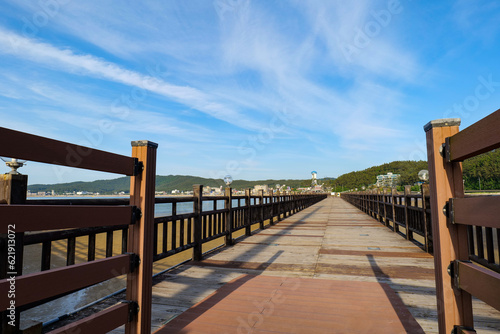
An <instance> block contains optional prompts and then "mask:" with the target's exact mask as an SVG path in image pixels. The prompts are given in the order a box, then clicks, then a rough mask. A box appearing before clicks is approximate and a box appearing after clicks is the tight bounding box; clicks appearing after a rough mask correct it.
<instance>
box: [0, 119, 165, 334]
mask: <svg viewBox="0 0 500 334" xmlns="http://www.w3.org/2000/svg"><path fill="white" fill-rule="evenodd" d="M0 142H2V143H3V145H1V146H0V155H1V156H8V157H15V158H19V159H27V160H30V161H37V162H43V163H49V164H55V165H62V166H69V167H75V168H84V169H90V170H96V171H103V172H110V173H116V174H122V175H129V176H131V188H130V193H131V197H130V203H127V204H126V205H119V206H116V205H113V206H111V205H101V206H77V205H74V206H68V205H45V206H41V205H29V204H15V203H12V201H10V203H9V200H6V201H5V202H7V203H6V205H0V217H2V220H1V222H0V228H1V231H0V232H1V233H2V234H3V238H2V239H3V240H2V241H3V242H2V247H3V248H4V249H2V267H3V268H7V270H6V272H3V273H2V274H3V275H5V277H3V278H4V279H2V280H0V295H1V296H2V298H0V310H1V311H3V313H2V327H3V328H2V330H3V332H4V333H8V332H18V331H19V322H20V317H19V311H20V310H21V309H26V308H30V307H33V306H36V305H39V304H41V303H44V302H46V301H50V300H53V299H55V298H58V297H60V296H64V295H66V294H68V293H71V292H74V291H78V290H80V289H83V288H86V287H88V286H91V285H94V284H97V283H99V282H103V281H106V280H109V279H111V278H113V277H116V276H121V275H127V276H128V278H127V300H126V301H125V302H123V303H120V304H117V305H114V306H112V307H111V308H108V309H106V310H104V311H102V312H99V313H97V314H95V315H93V316H92V317H89V318H85V319H83V320H81V321H78V322H75V323H73V324H72V325H70V326H69V327H67V328H64V329H65V330H71V331H78V332H80V333H90V332H91V331H93V330H94V328H100V329H102V331H110V330H112V329H114V328H116V327H118V326H121V325H123V324H125V325H126V332H127V333H140V332H142V333H147V332H148V331H150V327H151V277H152V264H151V263H152V261H151V259H152V251H150V250H149V249H148V248H149V247H152V246H150V245H151V241H152V236H153V218H154V212H153V210H154V184H155V168H156V161H155V160H156V147H157V145H156V144H154V143H150V142H147V141H140V142H133V143H132V147H133V148H132V157H127V156H122V155H117V154H113V153H109V152H104V151H99V150H95V149H91V148H88V147H83V146H78V145H73V144H69V143H65V142H61V141H56V140H52V139H47V138H43V137H39V136H34V135H30V134H26V133H22V132H18V131H13V130H9V129H5V128H0ZM15 178H16V177H15V176H10V177H9V176H6V177H4V178H3V180H2V181H3V182H4V183H3V184H2V185H3V186H2V189H3V190H4V193H3V196H4V197H7V199H8V198H9V197H11V195H12V197H15V196H16V194H7V195H8V196H5V195H6V193H9V192H11V190H12V181H13V179H15ZM12 197H11V198H12ZM97 226H121V227H122V228H125V226H128V227H129V229H128V231H129V236H128V238H129V243H128V245H127V247H126V248H127V252H126V253H124V254H121V255H117V256H113V257H109V258H106V259H101V260H97V261H92V262H88V263H83V264H76V265H72V266H68V267H64V268H57V269H48V268H47V267H46V268H45V269H48V270H45V271H42V272H37V273H33V274H26V275H22V248H23V244H22V242H23V239H24V237H25V235H24V234H25V232H32V231H45V230H62V229H72V228H78V229H86V228H92V227H97ZM27 236H28V235H26V237H27ZM44 248H45V250H46V251H47V248H50V247H49V246H47V244H45V247H44ZM7 255H8V257H7V259H5V257H6V256H7ZM146 329H147V330H146ZM54 332H56V333H57V332H61V330H56V331H54Z"/></svg>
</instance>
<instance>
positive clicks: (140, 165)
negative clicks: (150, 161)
mask: <svg viewBox="0 0 500 334" xmlns="http://www.w3.org/2000/svg"><path fill="white" fill-rule="evenodd" d="M143 170H144V164H143V163H142V161H139V159H137V158H135V165H134V176H137V175H139V174H142V171H143Z"/></svg>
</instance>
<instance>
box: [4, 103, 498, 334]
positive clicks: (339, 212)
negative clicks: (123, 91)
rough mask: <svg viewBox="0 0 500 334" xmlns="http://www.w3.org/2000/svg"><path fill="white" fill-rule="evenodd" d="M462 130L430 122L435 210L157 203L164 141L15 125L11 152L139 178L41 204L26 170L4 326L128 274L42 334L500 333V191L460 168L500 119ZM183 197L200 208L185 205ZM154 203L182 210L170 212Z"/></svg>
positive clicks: (281, 200)
mask: <svg viewBox="0 0 500 334" xmlns="http://www.w3.org/2000/svg"><path fill="white" fill-rule="evenodd" d="M458 125H459V120H457V119H445V120H436V121H432V122H430V123H429V124H427V125H426V126H425V127H424V129H425V132H426V136H427V146H428V161H429V175H430V180H429V191H428V192H427V191H422V193H421V198H420V201H421V204H422V205H421V207H420V205H419V204H418V200H419V199H418V198H417V197H415V196H413V195H412V194H411V193H410V192H409V191H405V193H404V194H397V193H395V192H391V193H389V192H386V191H384V192H375V193H357V194H356V193H351V194H343V198H336V197H329V198H326V195H325V194H292V193H288V192H285V193H280V192H279V191H278V192H276V193H274V192H270V193H269V194H266V195H264V194H263V193H262V192H260V193H259V194H252V193H251V192H250V189H246V191H245V195H244V196H233V193H232V191H231V189H230V188H227V189H226V193H225V195H224V196H221V197H210V196H204V195H203V193H202V186H201V185H195V186H194V187H193V196H192V197H189V198H184V199H158V198H155V196H154V194H155V186H154V184H155V175H156V173H155V170H156V148H157V145H156V144H155V143H151V142H149V141H137V142H132V147H133V148H132V155H131V156H130V157H128V156H122V155H117V154H114V153H110V152H104V151H99V150H95V149H91V148H87V147H82V146H78V145H74V144H70V143H65V142H60V141H56V140H52V139H48V138H43V137H38V136H35V135H32V134H27V133H21V132H17V131H14V130H9V129H4V128H0V139H1V140H2V141H3V142H9V143H10V145H4V146H1V147H0V155H2V156H9V157H16V158H20V159H27V160H30V161H38V162H43V163H50V164H55V165H62V166H68V167H74V168H84V169H91V170H96V171H105V172H111V173H115V174H121V175H128V176H130V177H131V187H130V194H131V196H130V198H129V199H127V200H124V201H123V200H111V201H103V202H102V203H94V202H92V203H84V202H73V201H66V202H64V203H63V202H58V203H50V202H46V203H45V202H33V201H26V198H25V193H26V184H27V177H26V176H19V175H17V176H16V175H4V177H3V178H2V179H1V180H0V216H2V220H1V221H0V227H1V228H0V229H1V231H0V249H1V250H2V252H1V254H2V256H1V257H0V294H1V295H2V296H8V298H3V299H0V312H1V316H2V317H1V318H2V327H1V333H18V332H20V330H21V328H20V321H19V319H20V318H21V315H22V314H21V312H23V311H25V310H31V309H33V308H35V307H37V306H40V305H43V306H42V307H46V306H45V303H47V302H50V301H52V300H55V299H58V298H61V297H66V296H71V294H72V293H74V292H76V291H81V290H83V289H86V288H88V287H91V286H95V285H96V284H100V283H101V282H107V281H109V280H111V279H113V278H116V277H122V278H124V279H125V278H126V281H124V282H126V292H125V293H124V294H123V295H122V296H118V297H116V298H110V299H106V301H105V303H104V304H97V305H96V306H95V307H93V308H89V309H88V311H89V312H90V313H87V311H85V312H83V313H86V314H83V315H81V314H77V315H76V317H75V318H73V317H70V318H68V319H66V321H67V323H69V324H68V325H64V326H63V327H58V326H56V327H54V328H52V327H50V328H49V326H45V327H44V328H43V329H42V325H41V324H37V325H35V326H34V327H32V328H30V329H29V331H30V333H31V332H33V333H35V332H37V333H41V332H42V331H43V332H46V331H50V330H52V329H53V331H52V332H51V333H65V332H75V331H78V332H79V333H89V334H94V333H96V332H114V333H121V332H123V331H124V332H125V333H127V334H128V333H145V334H146V333H150V332H151V330H153V331H157V332H158V333H167V332H168V333H234V332H236V333H322V332H325V333H378V332H380V333H382V332H383V333H386V332H389V333H438V332H439V333H450V332H451V333H457V334H459V333H466V334H470V333H497V332H499V331H500V312H499V311H498V310H500V258H499V257H498V250H500V248H499V242H500V225H499V222H498V214H499V208H500V196H479V197H474V198H471V197H467V196H465V194H464V191H463V180H462V172H461V161H463V160H464V159H467V158H469V157H473V156H475V155H478V154H481V153H484V152H487V151H489V150H492V149H496V148H500V132H499V131H498V128H499V127H500V110H498V111H496V112H494V113H493V114H491V115H490V116H488V117H486V118H484V119H483V120H480V121H479V122H477V123H475V124H473V125H471V126H470V127H469V128H467V129H465V130H463V131H458ZM408 190H409V189H408ZM207 201H208V202H209V203H212V205H211V206H210V207H211V209H208V210H207V209H206V208H205V209H204V203H206V202H207ZM219 201H222V202H223V203H219V205H218V202H219ZM233 201H235V202H234V203H233ZM180 202H190V203H192V205H193V211H192V212H189V213H181V212H177V211H176V207H177V203H180ZM155 203H156V204H159V203H164V204H169V205H171V206H172V214H171V215H170V216H166V217H155V216H154V205H155ZM222 204H223V207H220V205H222ZM403 231H404V233H403ZM99 234H100V235H101V236H102V235H103V234H105V239H106V247H105V248H106V250H105V252H103V254H104V255H103V256H104V258H101V257H100V256H99V254H98V253H97V252H96V240H97V239H98V238H97V237H98V235H99ZM115 234H116V235H115ZM402 236H404V238H402ZM82 238H83V239H84V240H85V242H84V243H83V244H85V247H84V248H85V250H83V251H82V248H81V244H78V241H77V240H82ZM117 238H119V239H120V245H119V246H118V247H115V241H117ZM236 239H237V240H236ZM61 240H62V241H63V242H65V244H66V265H65V266H64V265H63V266H62V267H58V266H55V264H54V263H53V262H51V259H52V255H53V254H52V246H53V244H54V242H58V241H61ZM419 240H421V241H420V243H419ZM28 245H38V246H39V247H41V248H40V249H41V252H40V271H35V272H29V273H23V257H24V256H23V252H24V247H25V246H28ZM54 245H57V244H54ZM214 247H215V248H214ZM54 248H56V247H54ZM210 249H212V250H211V251H210ZM214 249H215V250H214ZM77 250H78V252H77ZM424 250H425V251H424ZM186 252H188V253H186ZM431 252H432V254H434V257H433V256H432V255H431ZM181 253H182V254H188V257H187V258H192V261H190V262H187V263H184V264H183V265H180V266H177V267H175V268H172V269H170V270H168V271H166V272H164V273H162V274H161V275H158V276H156V277H154V279H153V278H152V276H153V263H158V262H159V261H162V260H166V259H169V258H171V257H172V256H173V255H178V254H181ZM13 292H15V294H14V293H13ZM476 298H479V299H480V300H481V301H480V300H479V299H476ZM483 301H484V302H483ZM488 305H490V306H488ZM106 306H109V307H106ZM93 311H95V312H93ZM80 315H81V316H80ZM77 318H78V319H77ZM9 319H14V320H15V321H14V320H9ZM10 322H12V323H15V324H14V326H13V325H10Z"/></svg>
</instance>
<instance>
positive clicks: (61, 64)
mask: <svg viewBox="0 0 500 334" xmlns="http://www.w3.org/2000/svg"><path fill="white" fill-rule="evenodd" d="M0 45H2V50H1V51H0V52H2V53H4V54H5V53H7V54H12V55H15V56H17V57H22V58H25V59H29V60H31V61H35V62H38V63H42V64H44V65H46V66H49V67H52V68H57V69H62V70H65V71H69V72H75V73H78V74H82V75H91V76H95V77H97V78H102V79H106V80H111V81H114V82H118V83H121V84H125V85H128V86H132V87H136V88H138V89H142V90H147V91H150V92H153V93H156V94H159V95H161V96H164V97H166V98H169V99H172V100H174V101H178V102H180V103H183V104H185V105H187V106H190V107H192V108H195V109H197V110H199V111H201V112H204V113H206V114H208V115H210V116H212V117H215V118H217V119H220V120H222V121H225V122H228V123H231V124H233V125H236V126H238V127H243V128H254V129H255V128H258V123H255V122H254V121H252V120H251V119H248V118H247V117H245V115H243V114H241V113H239V112H238V111H236V110H234V109H233V108H231V107H227V106H225V105H224V104H222V103H220V102H217V101H214V100H213V99H212V98H211V97H210V96H209V95H208V94H206V93H204V92H202V91H200V90H198V89H196V88H192V87H187V86H178V85H173V84H170V83H168V82H165V81H164V80H162V79H159V78H156V77H152V76H150V75H144V74H141V73H138V72H134V71H131V70H128V69H125V68H122V67H120V66H118V65H116V64H114V63H111V62H108V61H105V60H103V59H99V58H96V57H94V56H91V55H88V54H87V55H85V54H84V55H80V54H76V53H75V52H73V51H71V50H69V49H59V48H56V47H54V46H52V45H49V44H47V43H42V42H38V41H35V40H32V39H29V38H26V37H23V36H20V35H18V34H15V33H13V32H10V31H7V30H5V29H2V28H0ZM242 120H243V122H242Z"/></svg>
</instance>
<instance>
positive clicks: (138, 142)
mask: <svg viewBox="0 0 500 334" xmlns="http://www.w3.org/2000/svg"><path fill="white" fill-rule="evenodd" d="M137 146H148V147H153V148H158V144H157V143H153V142H152V141H149V140H136V141H132V147H137Z"/></svg>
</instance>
